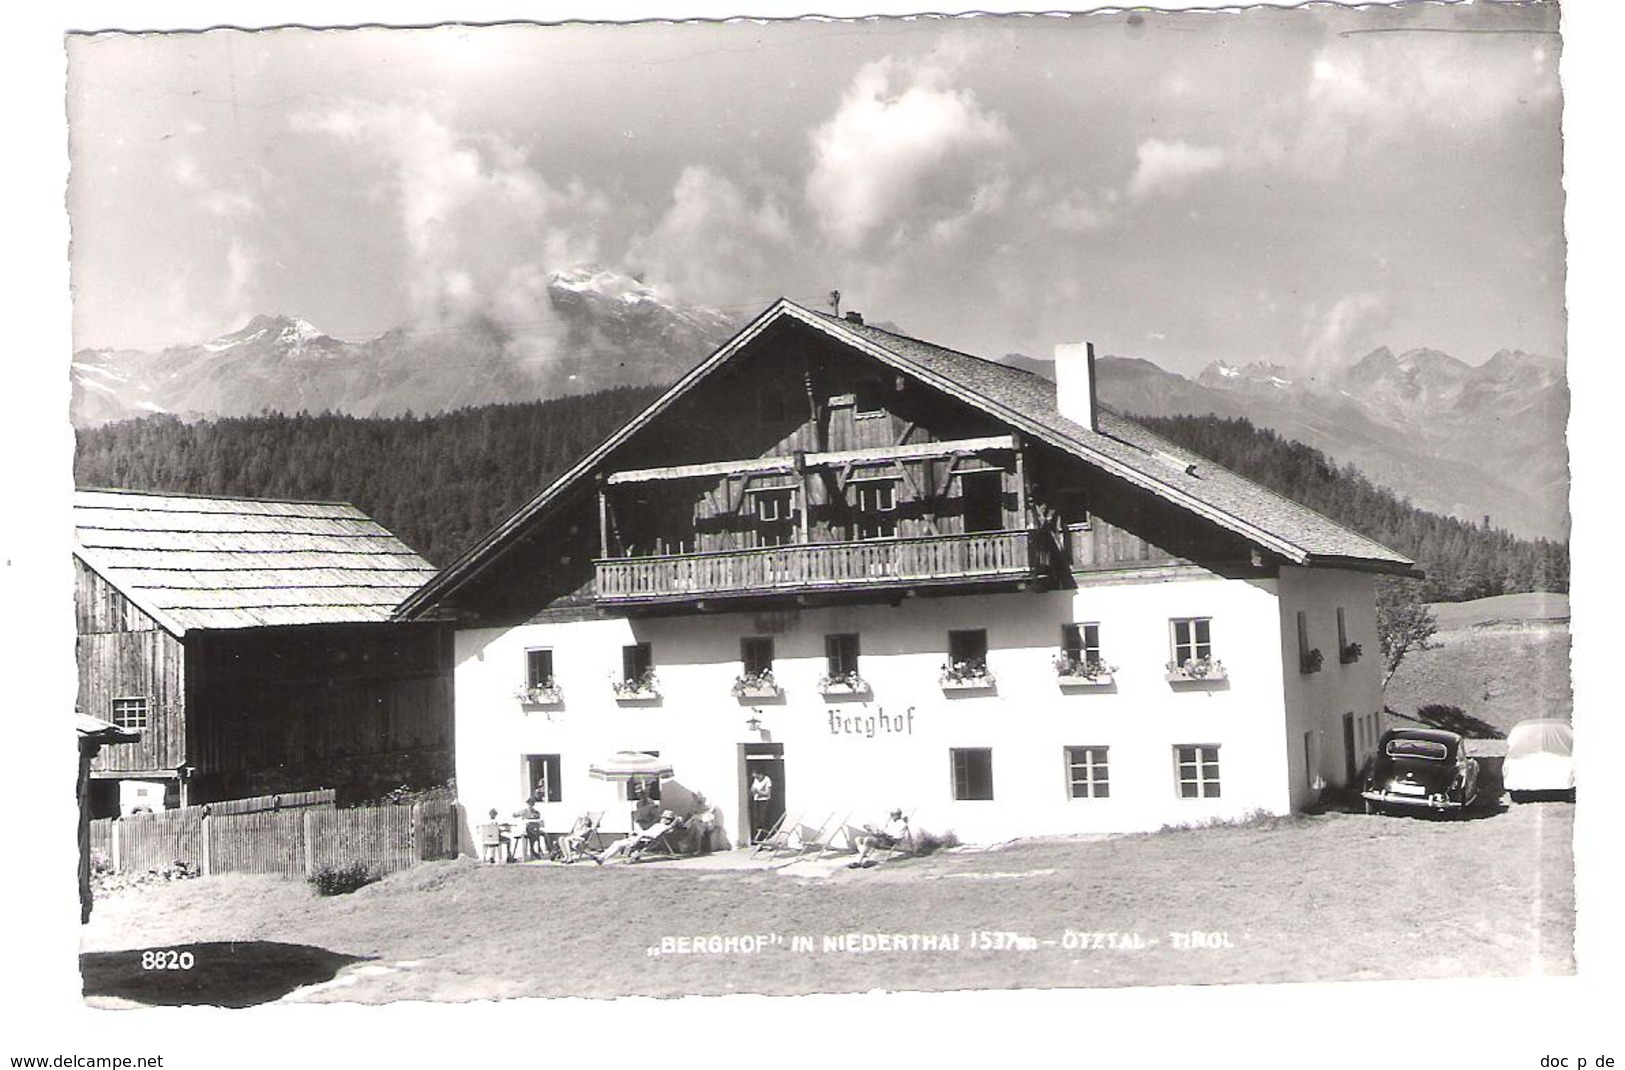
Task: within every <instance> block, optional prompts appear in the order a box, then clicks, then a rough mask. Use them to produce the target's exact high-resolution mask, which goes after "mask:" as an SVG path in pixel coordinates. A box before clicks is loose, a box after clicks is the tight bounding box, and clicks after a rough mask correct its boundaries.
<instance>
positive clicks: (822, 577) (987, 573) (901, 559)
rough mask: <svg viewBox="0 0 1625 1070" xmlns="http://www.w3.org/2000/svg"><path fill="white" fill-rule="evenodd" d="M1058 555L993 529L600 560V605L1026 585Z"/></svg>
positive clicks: (1028, 536)
mask: <svg viewBox="0 0 1625 1070" xmlns="http://www.w3.org/2000/svg"><path fill="white" fill-rule="evenodd" d="M1051 555H1052V550H1051V541H1050V539H1049V538H1048V537H1047V536H1046V535H1043V534H1040V533H1037V532H1029V531H991V532H979V533H976V534H973V535H930V536H925V537H921V538H900V539H874V540H869V541H863V542H829V543H798V544H793V545H787V546H769V547H761V548H757V549H748V550H721V551H713V552H708V553H694V554H670V555H665V556H659V557H617V558H605V559H600V560H599V561H598V562H597V566H598V601H599V602H604V603H623V604H635V603H653V602H674V601H689V600H694V599H699V598H704V597H707V596H723V597H727V596H735V597H737V596H744V595H755V594H761V593H803V592H814V591H836V590H862V589H868V588H873V589H878V588H896V587H906V586H914V585H922V584H943V583H950V584H953V583H984V582H995V581H1009V580H1021V579H1029V578H1034V577H1038V576H1041V575H1046V574H1048V572H1049V571H1050V567H1051Z"/></svg>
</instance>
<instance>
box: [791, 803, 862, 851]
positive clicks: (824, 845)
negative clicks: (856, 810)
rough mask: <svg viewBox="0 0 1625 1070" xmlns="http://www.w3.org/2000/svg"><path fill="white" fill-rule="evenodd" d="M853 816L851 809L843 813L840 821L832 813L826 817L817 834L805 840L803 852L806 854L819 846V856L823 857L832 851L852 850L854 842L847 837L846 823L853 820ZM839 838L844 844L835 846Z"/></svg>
mask: <svg viewBox="0 0 1625 1070" xmlns="http://www.w3.org/2000/svg"><path fill="white" fill-rule="evenodd" d="M851 817H852V811H850V810H848V811H847V812H846V813H844V814H842V815H841V819H840V820H839V821H837V820H835V814H834V813H831V814H830V815H829V817H827V818H825V819H824V823H823V825H821V826H819V829H818V833H817V835H815V836H814V837H813V838H812V839H811V840H806V841H803V843H802V848H801V851H802V853H803V854H806V853H807V851H809V850H811V849H812V848H814V847H816V848H818V855H817V857H818V858H823V857H824V856H825V855H826V854H829V853H831V852H836V853H839V852H841V851H849V850H851V849H852V843H851V841H850V840H848V839H846V823H847V821H849V820H851ZM837 839H839V840H842V841H843V846H840V847H837V846H835V841H836V840H837Z"/></svg>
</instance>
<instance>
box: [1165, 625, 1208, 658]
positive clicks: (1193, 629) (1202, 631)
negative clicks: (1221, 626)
mask: <svg viewBox="0 0 1625 1070" xmlns="http://www.w3.org/2000/svg"><path fill="white" fill-rule="evenodd" d="M1169 623H1170V624H1171V625H1172V626H1173V629H1172V630H1173V637H1174V664H1175V665H1184V664H1185V663H1186V662H1187V661H1200V660H1202V659H1204V658H1207V659H1211V658H1212V657H1213V620H1212V618H1210V617H1187V618H1182V619H1179V620H1174V621H1170V622H1169Z"/></svg>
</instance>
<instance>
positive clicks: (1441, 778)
mask: <svg viewBox="0 0 1625 1070" xmlns="http://www.w3.org/2000/svg"><path fill="white" fill-rule="evenodd" d="M1465 744H1466V741H1465V740H1463V739H1462V737H1461V736H1459V735H1457V734H1456V733H1454V732H1446V731H1444V730H1443V729H1438V728H1395V729H1393V730H1391V731H1388V732H1384V733H1383V736H1382V742H1381V743H1380V744H1379V745H1378V747H1377V756H1376V760H1375V761H1374V762H1373V763H1372V766H1371V773H1370V775H1369V776H1368V777H1367V778H1366V782H1365V788H1364V790H1363V791H1361V792H1360V796H1361V798H1363V799H1364V800H1365V812H1366V813H1368V814H1374V813H1378V812H1382V811H1398V810H1410V811H1413V812H1415V811H1424V812H1427V811H1431V812H1434V813H1442V812H1447V811H1457V812H1459V811H1462V810H1466V809H1467V808H1468V807H1470V806H1472V805H1473V804H1474V803H1476V802H1477V801H1478V759H1476V758H1470V757H1468V756H1467V751H1466V746H1465Z"/></svg>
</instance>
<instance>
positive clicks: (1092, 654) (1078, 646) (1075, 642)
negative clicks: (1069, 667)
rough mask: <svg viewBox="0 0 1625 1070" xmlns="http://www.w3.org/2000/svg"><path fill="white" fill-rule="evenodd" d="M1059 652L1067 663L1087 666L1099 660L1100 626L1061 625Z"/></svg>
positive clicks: (1092, 624) (1090, 624)
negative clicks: (1071, 662) (1065, 657)
mask: <svg viewBox="0 0 1625 1070" xmlns="http://www.w3.org/2000/svg"><path fill="white" fill-rule="evenodd" d="M1061 652H1062V653H1063V654H1065V655H1066V656H1067V659H1068V660H1069V661H1074V662H1076V663H1078V664H1079V665H1087V664H1088V663H1089V662H1091V661H1099V660H1100V625H1098V624H1094V623H1089V624H1063V625H1061Z"/></svg>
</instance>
